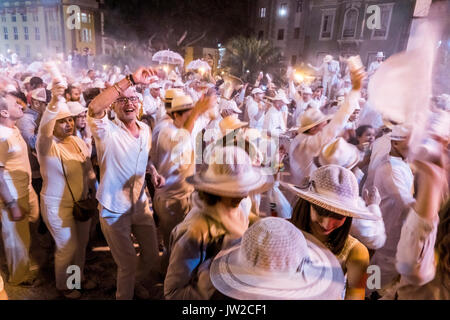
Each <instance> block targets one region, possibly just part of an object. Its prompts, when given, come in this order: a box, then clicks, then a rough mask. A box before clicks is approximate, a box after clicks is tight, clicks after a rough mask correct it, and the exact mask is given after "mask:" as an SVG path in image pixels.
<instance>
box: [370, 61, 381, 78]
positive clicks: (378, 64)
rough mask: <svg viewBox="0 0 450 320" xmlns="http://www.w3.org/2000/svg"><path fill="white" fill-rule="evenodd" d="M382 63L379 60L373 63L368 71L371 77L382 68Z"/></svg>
mask: <svg viewBox="0 0 450 320" xmlns="http://www.w3.org/2000/svg"><path fill="white" fill-rule="evenodd" d="M382 63H383V62H378V61H377V60H375V61H373V62H372V63H371V64H370V66H369V70H368V74H369V76H371V75H372V74H374V73H375V72H376V71H377V70H378V68H379V67H380V66H381V64H382Z"/></svg>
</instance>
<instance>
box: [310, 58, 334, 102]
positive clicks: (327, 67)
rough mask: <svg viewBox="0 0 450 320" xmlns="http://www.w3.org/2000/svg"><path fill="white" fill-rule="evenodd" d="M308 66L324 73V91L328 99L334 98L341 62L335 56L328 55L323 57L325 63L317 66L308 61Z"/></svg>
mask: <svg viewBox="0 0 450 320" xmlns="http://www.w3.org/2000/svg"><path fill="white" fill-rule="evenodd" d="M308 67H310V68H312V69H314V70H315V71H316V72H319V73H320V74H321V75H322V86H323V92H324V94H325V95H326V96H327V98H328V99H333V98H334V97H333V90H334V88H333V87H334V86H336V84H337V83H338V75H339V72H340V66H339V62H338V61H336V60H333V56H331V55H326V56H325V57H324V58H323V63H322V64H321V65H320V67H318V68H316V67H314V66H313V65H311V64H309V63H308Z"/></svg>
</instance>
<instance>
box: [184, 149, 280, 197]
mask: <svg viewBox="0 0 450 320" xmlns="http://www.w3.org/2000/svg"><path fill="white" fill-rule="evenodd" d="M206 162H207V163H208V167H207V168H206V169H204V170H203V171H201V172H200V173H196V174H195V175H193V176H190V177H188V178H187V179H186V181H187V182H188V183H190V184H192V185H193V186H194V187H195V189H197V190H201V191H205V192H208V193H211V194H214V195H218V196H223V197H231V198H239V197H243V198H245V197H247V196H248V195H249V194H259V193H263V192H265V191H267V190H269V189H270V188H271V187H272V185H273V176H272V175H266V174H264V173H263V171H262V170H261V169H260V168H256V167H253V166H252V164H251V159H250V157H249V155H248V154H247V153H246V152H245V150H244V149H242V148H240V147H236V146H226V147H221V146H217V147H215V148H214V149H213V150H212V152H211V155H210V157H208V158H207V159H206Z"/></svg>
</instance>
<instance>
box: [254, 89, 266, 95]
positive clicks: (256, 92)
mask: <svg viewBox="0 0 450 320" xmlns="http://www.w3.org/2000/svg"><path fill="white" fill-rule="evenodd" d="M258 93H264V91H262V90H261V89H260V88H255V89H253V90H252V95H253V94H258Z"/></svg>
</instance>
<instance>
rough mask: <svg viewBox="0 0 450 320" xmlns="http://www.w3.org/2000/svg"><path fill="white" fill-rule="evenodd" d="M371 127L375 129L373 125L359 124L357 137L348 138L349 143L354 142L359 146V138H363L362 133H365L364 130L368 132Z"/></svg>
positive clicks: (356, 132)
mask: <svg viewBox="0 0 450 320" xmlns="http://www.w3.org/2000/svg"><path fill="white" fill-rule="evenodd" d="M369 129H373V127H372V126H371V125H368V124H367V125H363V126H359V127H358V128H357V129H356V130H355V134H356V136H355V137H352V138H350V139H349V140H348V143H351V144H354V145H355V146H357V145H358V144H359V141H358V138H361V137H362V135H363V134H364V132H366V131H367V130H369Z"/></svg>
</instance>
